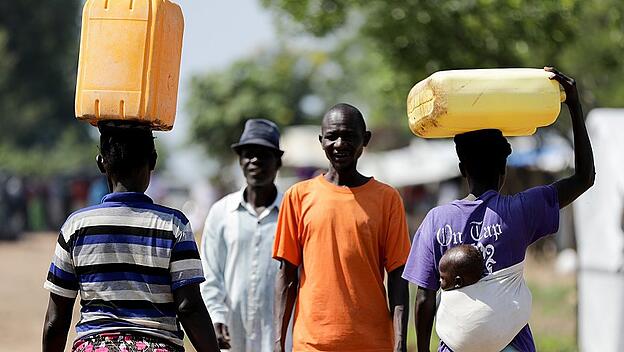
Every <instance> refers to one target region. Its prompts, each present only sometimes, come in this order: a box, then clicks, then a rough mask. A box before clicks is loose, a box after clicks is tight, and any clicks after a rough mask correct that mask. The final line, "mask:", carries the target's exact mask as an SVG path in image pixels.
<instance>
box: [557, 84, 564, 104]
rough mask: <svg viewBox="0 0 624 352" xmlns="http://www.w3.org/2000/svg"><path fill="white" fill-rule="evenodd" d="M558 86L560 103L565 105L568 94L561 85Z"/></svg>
mask: <svg viewBox="0 0 624 352" xmlns="http://www.w3.org/2000/svg"><path fill="white" fill-rule="evenodd" d="M557 85H558V86H559V101H560V102H562V103H563V102H564V101H565V100H566V92H565V89H563V86H562V85H561V84H558V83H557Z"/></svg>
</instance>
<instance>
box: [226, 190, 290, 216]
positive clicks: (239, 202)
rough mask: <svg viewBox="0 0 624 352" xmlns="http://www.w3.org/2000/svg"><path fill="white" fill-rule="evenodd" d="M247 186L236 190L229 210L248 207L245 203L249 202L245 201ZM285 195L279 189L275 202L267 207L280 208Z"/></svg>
mask: <svg viewBox="0 0 624 352" xmlns="http://www.w3.org/2000/svg"><path fill="white" fill-rule="evenodd" d="M246 188H247V186H243V188H241V189H240V190H238V191H237V192H235V193H234V194H233V196H232V201H231V202H230V204H228V210H229V211H236V210H238V209H246V207H245V204H247V202H246V201H245V189H246ZM283 197H284V195H283V194H282V192H280V191H279V190H277V195H276V196H275V200H274V201H273V203H271V205H269V206H268V207H267V209H271V210H272V209H274V208H275V209H276V210H279V206H280V204H282V198H283Z"/></svg>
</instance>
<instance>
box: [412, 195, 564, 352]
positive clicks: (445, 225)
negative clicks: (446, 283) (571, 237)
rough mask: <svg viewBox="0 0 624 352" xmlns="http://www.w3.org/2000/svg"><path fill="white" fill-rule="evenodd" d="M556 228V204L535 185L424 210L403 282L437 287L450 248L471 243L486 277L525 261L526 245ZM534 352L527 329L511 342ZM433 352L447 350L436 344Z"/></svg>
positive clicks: (551, 196)
mask: <svg viewBox="0 0 624 352" xmlns="http://www.w3.org/2000/svg"><path fill="white" fill-rule="evenodd" d="M558 227H559V200H558V199H557V191H556V189H555V188H554V187H553V186H552V185H549V186H539V187H535V188H531V189H528V190H526V191H524V192H522V193H518V194H516V195H514V196H506V195H501V194H499V193H498V192H495V191H492V190H490V191H487V192H485V193H484V194H482V195H481V196H480V197H479V198H477V199H476V200H474V201H472V200H455V201H453V202H451V203H450V204H446V205H442V206H439V207H436V208H434V209H432V210H431V211H429V213H428V214H427V216H426V217H425V219H424V220H423V222H422V224H421V225H420V227H419V228H418V230H417V231H416V234H415V235H414V242H413V244H412V249H411V252H410V255H409V258H408V259H407V264H406V265H405V270H404V272H403V278H405V279H406V280H408V281H410V282H411V283H413V284H415V285H418V286H420V287H423V288H426V289H430V290H435V291H437V290H438V289H439V288H440V274H439V268H438V263H439V262H440V258H441V257H442V255H443V254H444V252H446V250H448V249H449V248H451V247H454V246H457V245H459V244H462V243H466V244H474V245H476V246H477V247H478V248H479V249H481V252H482V253H483V257H484V259H485V260H484V263H485V268H484V270H485V271H486V272H487V273H493V272H495V271H498V270H501V269H505V268H507V267H510V266H512V265H515V264H518V263H520V262H522V261H523V260H524V255H525V253H526V249H527V247H528V246H529V245H530V244H531V243H533V242H535V241H537V240H538V239H540V238H541V237H544V236H546V235H548V234H551V233H555V232H557V229H558ZM511 345H512V346H513V347H514V348H516V349H517V350H519V351H522V352H534V351H535V344H534V342H533V336H532V334H531V330H530V329H529V326H528V325H527V326H525V327H524V328H523V329H522V330H521V331H520V332H519V333H518V335H516V337H515V338H514V339H513V341H512V342H511ZM438 351H451V349H450V348H448V347H447V346H446V345H445V344H444V342H443V341H440V347H439V348H438Z"/></svg>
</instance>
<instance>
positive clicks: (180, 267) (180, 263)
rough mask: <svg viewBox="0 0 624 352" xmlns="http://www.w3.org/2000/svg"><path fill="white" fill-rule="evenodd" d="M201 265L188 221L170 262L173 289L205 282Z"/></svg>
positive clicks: (178, 236) (176, 240)
mask: <svg viewBox="0 0 624 352" xmlns="http://www.w3.org/2000/svg"><path fill="white" fill-rule="evenodd" d="M201 265H202V264H201V260H200V259H199V251H198V249H197V244H196V243H195V237H194V236H193V230H192V229H191V224H190V222H188V220H187V222H186V224H183V225H181V228H180V232H179V233H178V235H177V236H176V239H175V243H174V245H173V249H172V250H171V260H170V262H169V272H170V274H171V289H172V290H177V289H178V288H180V287H183V286H186V285H191V284H197V283H200V282H203V281H204V272H203V271H202V266H201Z"/></svg>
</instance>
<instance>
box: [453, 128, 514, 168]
mask: <svg viewBox="0 0 624 352" xmlns="http://www.w3.org/2000/svg"><path fill="white" fill-rule="evenodd" d="M453 140H454V141H455V150H456V151H457V156H458V157H459V161H460V162H461V163H462V164H463V165H464V168H465V170H466V172H467V173H468V174H469V175H470V176H472V177H474V178H476V179H487V178H492V177H494V176H496V177H498V175H500V174H504V173H505V166H506V165H507V157H508V156H509V154H511V145H510V144H509V142H507V139H506V138H505V137H504V136H503V133H502V132H501V131H500V130H496V129H485V130H478V131H472V132H466V133H462V134H458V135H456V136H455V138H454V139H453Z"/></svg>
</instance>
